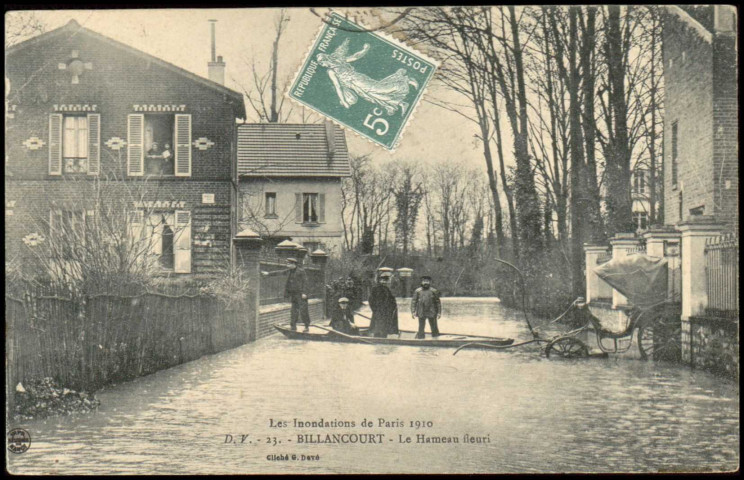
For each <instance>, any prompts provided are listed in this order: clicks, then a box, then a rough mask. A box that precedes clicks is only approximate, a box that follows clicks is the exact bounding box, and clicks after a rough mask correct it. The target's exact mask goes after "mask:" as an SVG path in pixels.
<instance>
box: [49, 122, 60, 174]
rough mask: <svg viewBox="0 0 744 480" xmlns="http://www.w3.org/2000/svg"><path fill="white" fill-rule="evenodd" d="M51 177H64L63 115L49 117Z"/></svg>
mask: <svg viewBox="0 0 744 480" xmlns="http://www.w3.org/2000/svg"><path fill="white" fill-rule="evenodd" d="M49 175H62V115H61V114H59V113H53V114H51V115H49Z"/></svg>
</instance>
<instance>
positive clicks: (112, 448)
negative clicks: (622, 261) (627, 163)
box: [8, 298, 739, 474]
mask: <svg viewBox="0 0 744 480" xmlns="http://www.w3.org/2000/svg"><path fill="white" fill-rule="evenodd" d="M443 305H444V316H443V318H442V320H441V321H440V330H442V331H443V332H457V333H473V334H483V335H493V336H508V337H513V338H515V339H516V341H519V340H526V339H529V338H530V336H529V332H528V331H527V328H526V326H525V324H524V321H523V318H522V316H521V314H519V313H518V312H514V311H512V310H509V309H506V308H504V307H502V306H501V305H500V304H499V303H498V302H495V301H494V300H492V299H491V300H489V299H456V298H455V299H450V298H446V299H443ZM407 310H408V309H407V308H406V307H405V306H401V311H402V312H407ZM359 324H361V325H364V324H365V322H364V321H363V320H360V321H359ZM401 327H405V328H412V327H413V321H412V319H411V318H410V315H408V314H406V313H402V315H401ZM452 352H453V350H450V349H436V348H417V347H393V346H376V345H349V344H332V343H320V342H300V341H290V340H287V339H284V338H283V337H281V336H278V335H275V336H273V337H270V338H268V339H264V340H261V341H259V342H257V343H254V344H249V345H245V346H243V347H240V348H237V349H234V350H230V351H226V352H222V353H219V354H217V355H213V356H209V357H204V358H202V359H199V360H197V361H194V362H190V363H188V364H184V365H181V366H178V367H176V368H172V369H170V370H166V371H162V372H158V373H156V374H154V375H150V376H148V377H143V378H140V379H137V380H135V381H132V382H128V383H125V384H121V385H117V386H113V387H109V388H107V389H105V390H103V391H101V392H99V393H98V397H99V398H100V399H101V402H102V405H101V407H100V409H99V411H98V412H97V413H95V414H91V415H87V416H70V417H57V418H53V419H47V420H44V421H34V422H26V423H22V424H20V425H12V427H22V428H25V429H26V430H28V431H29V433H30V434H31V439H32V440H31V441H32V443H31V448H30V449H29V450H28V451H27V452H26V453H23V454H11V453H8V455H9V456H10V459H9V468H10V471H11V472H13V473H20V474H46V473H63V474H73V473H74V474H104V473H111V474H128V473H132V474H133V473H140V474H141V473H151V474H197V473H206V474H212V473H214V474H216V473H342V472H343V473H391V472H399V473H414V472H430V473H434V472H437V473H445V472H447V473H449V472H460V473H478V472H493V473H498V472H523V473H524V472H530V473H531V472H659V471H662V472H670V471H674V472H680V471H695V472H697V471H732V470H736V469H737V468H738V465H739V389H738V385H736V384H734V383H732V382H726V381H724V380H721V379H719V378H716V377H713V376H712V375H710V374H707V373H705V372H699V371H691V370H690V369H688V368H685V367H681V366H676V365H663V364H659V363H653V362H649V363H646V362H642V361H640V360H636V359H632V358H624V357H612V356H611V357H610V358H608V359H597V358H592V359H580V360H554V359H546V358H545V357H544V356H541V355H540V351H539V350H538V349H537V348H534V346H533V345H527V346H524V347H520V348H515V349H511V350H506V351H484V350H463V351H461V352H459V353H458V354H457V355H455V356H453V355H452ZM321 419H322V421H323V422H324V423H326V425H324V426H320V427H317V426H315V427H313V426H309V427H297V426H295V425H294V422H295V421H301V422H319V421H321ZM365 419H366V420H369V421H371V423H372V426H371V427H369V426H366V423H364V425H363V421H364V420H365ZM381 419H383V420H381ZM285 422H286V425H287V426H286V427H285V426H279V425H285ZM344 422H349V423H347V424H346V425H345V426H344V425H343V423H344ZM350 422H354V426H350ZM339 423H342V425H341V426H339V425H338V424H339ZM334 434H335V437H334V436H333V435H334ZM344 434H346V435H344ZM349 434H351V435H349ZM305 435H310V436H309V437H308V436H305ZM326 435H329V436H328V437H326ZM418 435H422V436H423V437H418ZM466 435H467V437H466ZM434 437H438V439H440V440H442V437H444V439H445V440H447V439H448V440H455V439H456V440H457V441H458V443H419V442H418V441H419V440H422V441H424V442H425V441H426V440H427V439H429V440H430V439H432V438H434ZM408 438H410V443H408V440H407V439H408ZM301 439H302V440H305V442H304V443H298V442H299V441H300V440H301ZM469 439H476V440H480V442H475V443H470V441H467V442H466V441H465V440H469ZM308 440H310V441H317V442H320V441H329V442H332V441H334V440H335V441H339V442H356V443H308V442H307V441H308ZM362 441H364V442H365V443H362ZM372 441H375V443H371V442H372ZM303 455H304V459H303ZM293 456H294V457H293ZM316 456H317V457H316ZM284 458H287V460H283V459H284ZM316 458H317V459H316Z"/></svg>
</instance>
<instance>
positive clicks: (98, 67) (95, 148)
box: [5, 20, 245, 275]
mask: <svg viewBox="0 0 744 480" xmlns="http://www.w3.org/2000/svg"><path fill="white" fill-rule="evenodd" d="M213 57H214V47H213ZM209 69H210V77H212V78H215V79H218V80H219V79H220V77H221V78H224V62H222V59H221V57H220V58H219V59H218V60H217V59H215V58H212V62H210V63H209ZM5 71H6V74H5V75H6V79H5V83H6V140H5V141H6V144H5V152H6V161H5V187H6V192H5V202H6V217H5V218H6V230H5V240H6V261H7V260H8V259H12V258H15V259H23V258H25V256H27V255H28V254H29V252H28V248H27V247H28V245H29V241H28V239H29V235H32V237H31V238H32V240H33V241H32V242H31V244H32V245H34V247H35V248H44V244H43V238H44V237H45V236H47V235H54V234H55V233H54V232H55V227H59V226H60V225H69V224H75V223H76V222H77V223H85V222H87V221H89V219H90V218H92V217H91V215H96V213H95V212H96V210H95V205H93V202H94V201H95V199H99V200H100V199H101V198H108V199H111V198H116V199H119V200H120V202H119V206H118V207H117V208H118V209H119V210H121V212H119V213H121V214H123V215H126V216H127V222H128V225H129V228H130V229H131V230H130V232H129V233H130V234H131V235H135V236H144V237H146V238H151V239H152V241H151V242H150V247H149V249H150V250H149V252H148V253H147V255H148V256H149V257H151V258H152V259H153V260H154V261H155V262H156V263H157V264H158V266H159V271H160V272H161V273H162V274H165V275H170V274H174V275H175V274H196V275H209V274H211V273H214V272H215V271H217V270H218V269H219V268H220V267H222V266H224V265H225V264H226V263H229V262H230V258H231V238H232V236H233V235H234V233H235V228H236V225H235V220H234V217H233V211H232V209H231V205H232V204H233V202H234V198H235V194H236V192H235V190H234V188H233V183H232V172H233V169H232V164H233V159H234V158H235V148H236V147H235V138H236V133H235V130H236V118H245V106H244V102H243V96H242V95H241V94H240V93H237V92H235V91H233V90H230V89H228V88H226V87H224V86H223V85H222V84H220V83H219V81H212V80H208V79H206V78H202V77H200V76H198V75H195V74H193V73H190V72H188V71H186V70H183V69H181V68H179V67H177V66H175V65H172V64H170V63H167V62H165V61H163V60H161V59H159V58H156V57H153V56H151V55H148V54H146V53H144V52H141V51H139V50H136V49H134V48H132V47H129V46H127V45H125V44H122V43H120V42H117V41H115V40H112V39H110V38H108V37H106V36H104V35H101V34H99V33H96V32H93V31H91V30H89V29H86V28H84V27H81V26H80V25H79V24H77V23H76V22H75V21H74V20H73V21H70V22H69V23H68V24H66V25H65V26H63V27H60V28H57V29H55V30H53V31H50V32H48V33H45V34H42V35H39V36H37V37H34V38H31V39H29V40H26V41H24V42H22V43H19V44H17V45H14V46H12V47H10V48H8V49H6V70H5ZM33 234H35V235H36V236H33ZM39 238H41V239H42V240H41V241H42V243H41V244H40V245H39V244H38V241H39ZM24 239H26V240H27V241H26V242H25V245H24Z"/></svg>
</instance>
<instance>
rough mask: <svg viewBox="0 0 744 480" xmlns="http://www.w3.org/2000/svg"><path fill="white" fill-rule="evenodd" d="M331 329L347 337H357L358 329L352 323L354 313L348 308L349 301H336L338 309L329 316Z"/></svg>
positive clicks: (343, 299) (345, 299) (342, 298)
mask: <svg viewBox="0 0 744 480" xmlns="http://www.w3.org/2000/svg"><path fill="white" fill-rule="evenodd" d="M331 328H332V329H334V330H336V331H337V332H341V333H345V334H347V335H358V334H359V329H358V328H357V326H356V324H355V323H354V313H353V312H352V311H351V309H350V308H349V299H348V298H346V297H341V298H339V299H338V308H336V309H335V310H334V311H333V315H331Z"/></svg>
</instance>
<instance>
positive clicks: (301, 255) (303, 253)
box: [295, 245, 307, 264]
mask: <svg viewBox="0 0 744 480" xmlns="http://www.w3.org/2000/svg"><path fill="white" fill-rule="evenodd" d="M295 254H296V258H297V263H300V264H302V263H305V257H307V248H305V247H303V246H302V245H297V249H296V250H295Z"/></svg>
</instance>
